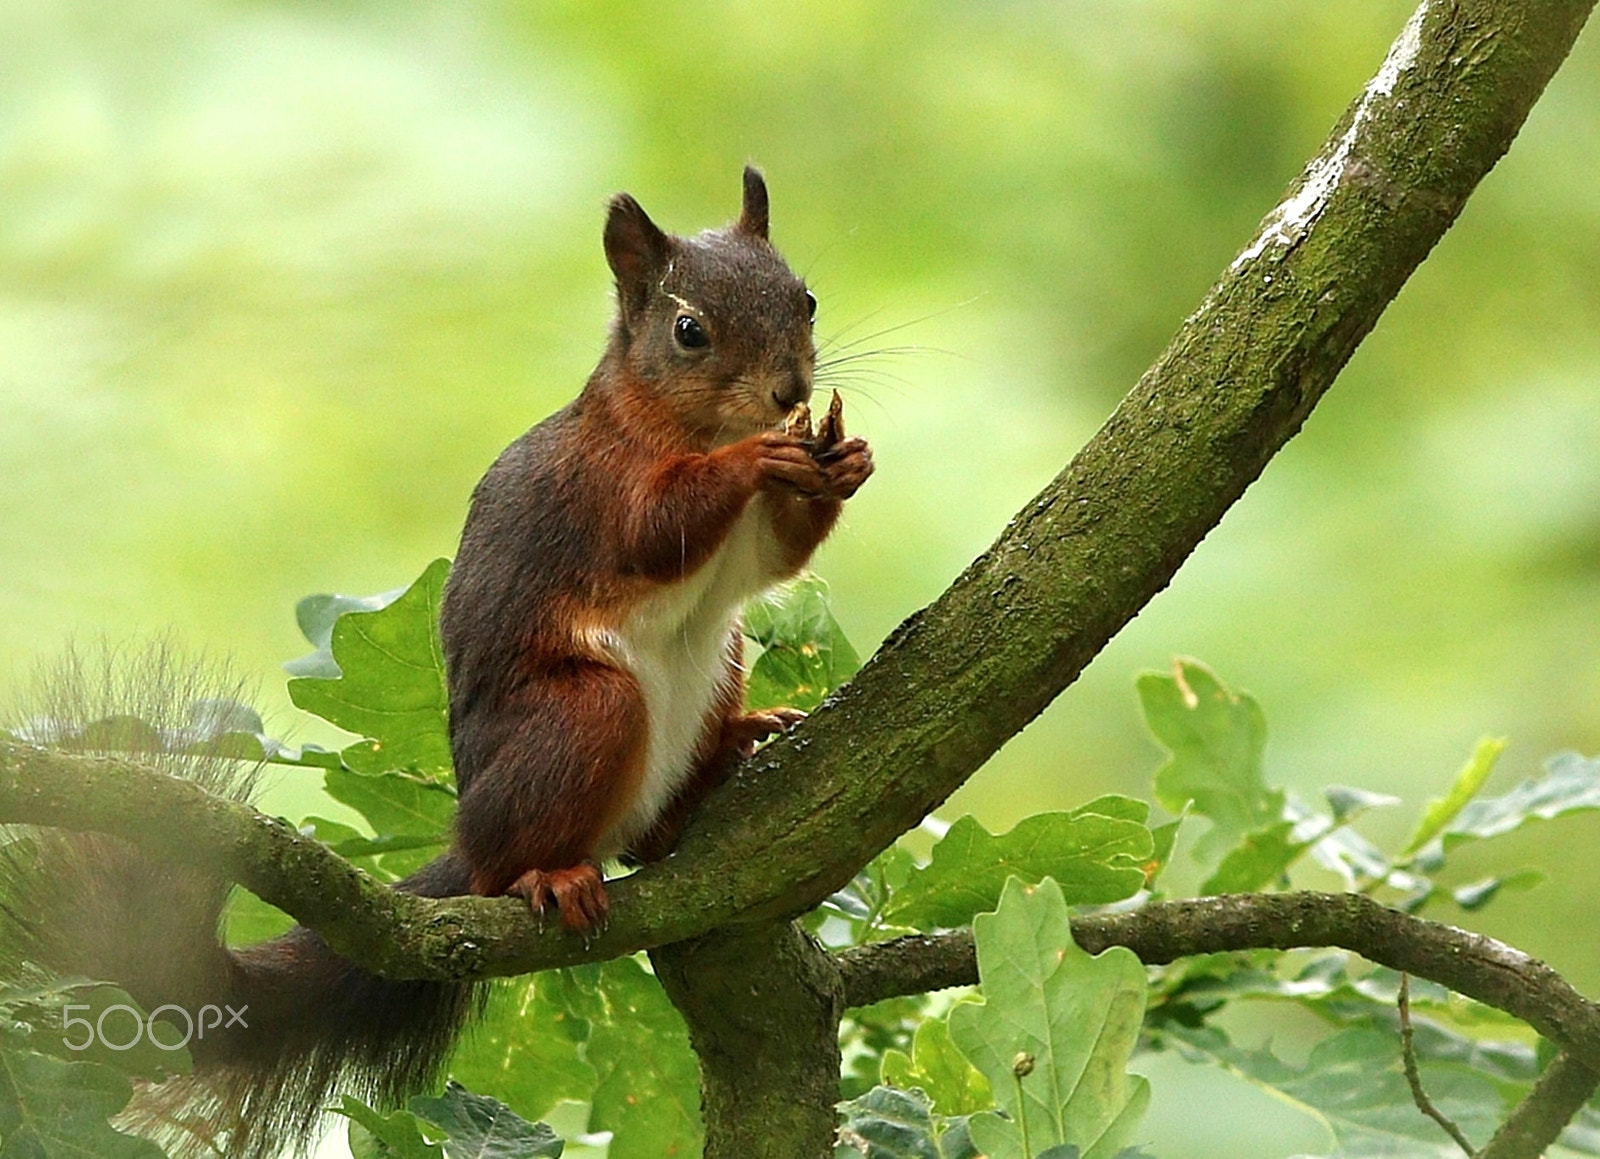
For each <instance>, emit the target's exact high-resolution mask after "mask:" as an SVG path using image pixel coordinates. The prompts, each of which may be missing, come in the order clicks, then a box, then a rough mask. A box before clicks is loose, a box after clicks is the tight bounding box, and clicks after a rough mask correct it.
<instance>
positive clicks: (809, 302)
mask: <svg viewBox="0 0 1600 1159" xmlns="http://www.w3.org/2000/svg"><path fill="white" fill-rule="evenodd" d="M806 317H807V318H810V319H812V320H813V321H815V320H816V317H817V296H816V295H815V294H813V293H812V292H811V291H810V290H807V291H806Z"/></svg>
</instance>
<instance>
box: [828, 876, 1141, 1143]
mask: <svg viewBox="0 0 1600 1159" xmlns="http://www.w3.org/2000/svg"><path fill="white" fill-rule="evenodd" d="M973 937H974V940H975V942H976V944H977V950H978V973H979V978H980V982H981V989H982V992H983V1000H982V1001H981V1002H971V1001H967V1002H961V1003H958V1004H957V1005H956V1006H955V1007H954V1008H953V1009H951V1010H950V1012H949V1014H948V1016H947V1017H946V1018H944V1019H935V1018H929V1019H927V1020H926V1021H924V1022H923V1024H922V1026H921V1027H920V1028H919V1029H918V1030H917V1032H916V1036H915V1038H914V1040H913V1049H912V1053H911V1054H910V1055H909V1056H907V1055H905V1054H904V1053H902V1052H899V1051H888V1052H886V1053H885V1055H884V1058H883V1080H884V1083H885V1084H889V1085H884V1086H879V1087H876V1088H874V1089H872V1090H870V1091H868V1092H866V1093H865V1094H863V1095H861V1096H859V1097H858V1098H855V1099H853V1100H850V1101H848V1102H846V1103H844V1104H842V1105H841V1108H840V1110H841V1114H842V1116H843V1127H842V1129H841V1135H840V1138H841V1144H842V1146H841V1151H844V1152H845V1153H848V1151H849V1150H851V1149H853V1150H854V1151H855V1152H857V1153H859V1154H861V1155H864V1156H867V1157H868V1159H872V1157H874V1156H883V1157H889V1156H915V1157H917V1159H958V1157H959V1159H966V1157H968V1156H978V1155H980V1154H981V1155H985V1156H993V1157H994V1159H1038V1157H1041V1156H1054V1157H1058V1159H1060V1157H1064V1156H1067V1155H1074V1156H1082V1157H1083V1159H1114V1157H1118V1156H1126V1155H1128V1154H1129V1152H1128V1151H1127V1149H1126V1147H1125V1144H1127V1143H1128V1142H1129V1141H1130V1139H1131V1136H1132V1135H1133V1133H1134V1132H1135V1131H1136V1129H1137V1126H1138V1122H1139V1118H1140V1116H1141V1115H1142V1114H1143V1113H1144V1109H1145V1106H1146V1105H1147V1104H1148V1102H1149V1097H1150V1089H1149V1084H1148V1083H1147V1082H1146V1081H1145V1080H1144V1079H1143V1078H1142V1077H1140V1076H1138V1075H1133V1074H1129V1073H1128V1072H1127V1069H1126V1067H1127V1063H1128V1060H1129V1058H1130V1057H1131V1056H1132V1054H1133V1051H1134V1049H1135V1047H1136V1046H1137V1043H1138V1040H1139V1034H1140V1027H1141V1024H1142V1015H1143V1011H1144V1002H1145V974H1144V967H1143V966H1141V965H1140V964H1139V961H1138V959H1137V958H1136V957H1134V955H1133V954H1132V953H1131V952H1130V951H1128V950H1124V949H1120V948H1118V949H1113V950H1110V951H1107V952H1106V953H1103V954H1100V955H1098V956H1094V957H1091V956H1090V955H1089V954H1087V953H1085V952H1084V951H1083V950H1081V949H1079V948H1078V946H1077V944H1076V943H1075V942H1074V941H1073V940H1072V929H1071V925H1070V910H1069V907H1068V904H1067V900H1066V896H1065V895H1064V894H1063V892H1062V890H1061V888H1060V886H1059V885H1057V883H1056V882H1055V881H1054V880H1052V879H1051V878H1048V877H1047V878H1045V879H1044V880H1043V881H1042V882H1040V883H1039V884H1036V885H1034V884H1027V883H1024V882H1023V881H1022V880H1021V879H1019V878H1017V877H1011V878H1009V879H1008V880H1007V882H1006V884H1005V886H1004V888H1003V890H1002V892H1001V896H1000V898H999V901H998V905H997V908H996V910H995V911H994V912H993V913H986V914H982V915H980V916H979V917H978V918H977V919H976V920H975V921H974V922H973Z"/></svg>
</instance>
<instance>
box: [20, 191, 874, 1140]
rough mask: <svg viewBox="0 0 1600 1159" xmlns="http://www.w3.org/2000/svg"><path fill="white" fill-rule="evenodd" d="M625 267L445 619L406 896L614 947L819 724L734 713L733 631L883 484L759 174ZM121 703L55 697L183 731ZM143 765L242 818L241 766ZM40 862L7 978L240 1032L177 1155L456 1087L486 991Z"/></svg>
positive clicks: (158, 1106)
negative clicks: (740, 797) (773, 739)
mask: <svg viewBox="0 0 1600 1159" xmlns="http://www.w3.org/2000/svg"><path fill="white" fill-rule="evenodd" d="M605 250H606V258H607V260H608V261H609V263H610V265H611V269H612V271H613V273H615V275H616V281H617V315H616V321H615V324H614V325H613V327H612V330H611V337H610V341H609V343H608V345H607V347H606V351H605V355H604V356H603V357H602V358H601V360H600V364H599V366H598V367H597V368H596V369H595V372H594V374H593V375H592V376H591V377H590V378H589V381H588V384H587V385H586V386H585V387H584V389H583V392H582V394H580V395H579V397H578V398H577V400H576V401H574V402H573V403H572V404H571V405H570V406H568V407H566V408H565V409H563V410H561V411H559V412H558V413H556V414H555V415H552V416H551V417H550V418H548V419H546V420H545V421H544V422H542V423H540V424H539V425H538V426H536V427H534V428H533V429H532V430H530V431H529V432H528V433H527V434H525V435H524V436H523V437H522V438H520V439H518V440H517V441H516V442H515V443H513V444H512V445H511V446H510V447H509V448H508V449H507V450H506V451H505V453H504V454H502V455H501V456H500V458H499V459H498V460H497V461H496V462H495V464H494V466H493V467H491V468H490V470H489V472H488V474H487V475H486V476H485V477H484V479H483V481H482V482H481V483H480V484H479V485H478V488H477V490H476V492H475V493H474V495H473V500H472V506H471V512H470V514H469V515H468V517H467V523H466V528H465V530H464V532H463V534H462V538H461V550H460V553H459V555H458V556H457V559H456V563H455V567H454V569H453V571H452V573H451V577H450V581H449V584H448V586H447V588H446V591H445V596H444V604H443V609H442V617H441V621H442V622H441V629H442V634H443V638H444V643H445V653H446V669H447V673H448V677H449V686H450V707H451V743H452V747H453V750H454V755H455V762H456V778H457V785H458V788H459V790H460V800H459V810H458V818H457V822H456V833H455V840H454V842H453V845H452V848H451V849H450V850H449V851H448V852H447V853H445V854H444V855H443V856H442V857H439V858H437V859H436V860H434V861H433V862H431V863H429V864H428V865H426V866H424V867H423V868H422V869H420V870H418V871H417V872H416V873H414V874H412V875H411V876H410V877H408V878H407V879H405V880H404V881H401V882H398V883H397V884H396V886H395V888H396V889H400V890H405V891H407V892H410V893H415V894H420V895H422V896H425V897H453V896H459V895H462V894H466V893H476V894H485V895H499V894H507V893H510V894H516V895H519V896H521V897H523V898H526V899H527V901H528V902H529V903H530V905H532V906H533V908H534V909H536V910H542V909H543V908H544V907H545V906H546V905H548V904H550V903H554V904H555V905H556V906H557V907H558V908H559V910H560V914H561V918H562V920H563V921H564V922H565V923H566V924H567V925H568V926H570V927H573V928H577V929H583V930H587V929H590V928H592V927H593V926H595V925H596V924H598V923H600V922H603V921H604V920H605V916H606V893H605V887H604V885H603V884H602V882H601V877H600V869H599V866H600V863H601V862H602V861H603V860H605V859H606V858H610V857H614V856H617V857H624V858H629V859H632V860H636V861H648V860H652V859H656V858H659V857H663V856H665V855H666V854H667V853H668V852H670V850H671V848H672V846H673V844H674V843H675V842H676V840H677V836H678V832H679V830H680V828H681V827H682V825H683V823H684V820H685V818H686V817H687V815H688V813H689V811H690V810H691V809H692V808H693V806H694V804H695V802H696V801H697V800H699V799H700V798H701V797H703V796H704V795H705V793H707V792H708V791H710V790H711V789H712V788H714V787H715V786H716V785H717V784H718V783H719V782H720V781H721V780H723V779H724V778H725V777H726V776H727V774H728V772H729V770H730V769H731V767H732V765H733V763H734V762H735V760H736V759H737V758H738V757H739V756H740V755H742V754H746V753H748V752H749V751H750V750H751V749H752V748H753V746H754V744H755V742H756V741H758V740H759V739H761V738H762V737H764V736H767V735H769V734H771V733H773V732H775V731H777V730H779V729H781V728H784V727H786V726H787V725H790V724H792V723H794V722H795V721H796V720H798V719H799V717H800V715H801V714H800V713H798V712H795V711H793V710H790V709H778V710H774V711H770V712H759V713H746V712H745V711H744V709H743V699H744V673H743V670H742V668H741V664H740V635H739V628H738V616H739V610H740V607H741V605H742V604H743V603H744V602H745V601H746V600H747V599H749V598H750V597H751V596H753V595H755V594H757V593H759V592H761V591H762V590H764V589H765V588H767V587H769V586H770V585H772V584H773V583H775V582H777V581H779V580H782V579H783V578H785V577H787V576H790V575H793V574H794V573H795V572H796V571H798V570H799V569H800V568H801V567H802V566H803V565H804V564H805V562H806V560H807V559H808V558H809V557H810V555H811V553H812V552H813V551H814V550H815V549H816V547H817V545H818V544H819V543H821V542H822V540H823V538H824V537H825V536H826V535H827V534H828V532H829V530H830V529H831V528H832V527H833V525H834V523H835V521H836V520H837V519H838V516H839V508H840V504H841V503H842V502H843V501H844V500H845V499H848V498H849V497H850V496H851V495H853V494H854V493H855V491H856V489H857V488H858V487H860V486H861V484H862V483H863V482H864V481H865V480H866V478H867V476H868V475H870V474H871V473H872V457H871V454H870V452H869V451H868V449H867V445H866V444H865V443H864V442H862V441H861V440H860V439H847V438H845V437H844V436H843V430H842V426H841V422H840V417H839V413H840V412H839V407H838V403H837V396H835V403H834V406H833V407H832V408H831V409H830V411H829V414H828V417H827V418H825V419H824V420H823V421H822V422H821V423H820V424H819V426H818V430H817V432H816V434H815V435H814V436H811V437H808V434H807V431H806V428H807V427H808V426H809V418H808V417H802V416H804V415H807V414H808V411H807V408H806V405H805V404H806V402H807V400H808V398H809V397H810V394H811V389H812V380H813V371H814V368H815V354H814V350H813V346H812V338H811V319H812V314H813V313H814V311H815V308H816V300H815V299H814V298H813V297H812V296H811V294H810V293H809V292H808V291H807V289H806V287H805V283H804V282H802V281H801V280H800V279H799V278H797V277H796V276H795V275H794V274H793V273H792V272H791V271H790V269H789V267H788V266H787V265H785V264H784V262H783V259H782V258H780V257H779V256H778V253H777V251H776V250H774V249H773V248H772V245H771V243H770V242H769V241H768V240H767V190H766V186H765V184H764V183H763V181H762V179H761V175H760V174H759V173H758V172H756V171H755V170H754V169H747V170H745V174H744V207H743V212H742V213H741V214H740V216H739V218H738V220H737V221H736V222H734V224H732V225H731V226H728V227H727V228H725V229H720V230H714V231H710V232H707V233H702V234H700V235H698V236H696V237H692V238H682V237H673V236H670V235H668V234H665V233H663V232H662V231H661V230H660V229H658V228H657V227H656V226H655V224H654V223H653V222H651V220H650V218H649V217H648V216H646V214H645V212H644V210H643V209H641V208H640V207H639V204H638V203H637V202H636V201H634V200H633V198H631V197H628V196H627V195H625V194H624V195H619V196H618V197H616V198H614V199H613V200H612V202H611V205H610V212H609V215H608V217H607V220H606V227H605ZM70 683H71V682H69V684H70ZM101 683H103V682H101ZM128 683H129V685H130V687H131V689H132V691H131V692H130V695H133V694H137V696H139V697H145V698H146V699H144V700H137V701H135V702H128V703H124V702H122V701H119V702H118V703H116V704H109V703H102V704H100V705H99V707H97V708H92V709H91V708H90V707H89V706H90V705H93V704H95V703H96V699H95V695H96V694H95V693H93V691H92V689H93V688H94V687H96V682H95V681H94V680H92V679H88V680H78V681H77V682H76V683H75V684H72V686H71V687H70V688H68V689H67V691H66V692H65V693H63V694H62V696H61V697H60V699H63V700H64V701H65V702H67V703H69V704H72V703H77V704H81V705H83V706H84V708H85V709H86V710H87V711H88V715H87V716H86V719H99V718H101V717H114V716H119V715H133V716H138V717H140V718H142V719H145V720H150V721H153V722H159V721H161V720H163V719H165V720H167V721H169V726H170V727H172V728H177V727H180V726H181V725H182V724H183V723H184V720H185V717H184V716H183V712H184V710H186V708H187V701H183V702H182V703H179V702H178V700H177V699H175V698H173V697H169V698H168V699H167V701H166V702H160V701H159V698H158V700H157V701H155V702H152V701H150V700H149V699H148V697H149V696H151V695H152V694H153V693H152V689H151V688H150V685H151V684H152V683H153V682H152V681H150V680H147V679H144V678H142V675H141V676H140V678H138V679H134V680H131V681H129V682H128ZM155 691H158V690H155ZM163 714H165V715H163ZM159 731H160V730H159V729H157V732H159ZM145 759H148V760H150V761H152V762H154V763H157V764H158V765H160V766H161V767H167V766H168V765H171V766H172V768H173V772H174V773H175V774H176V775H182V776H186V777H188V778H190V779H193V780H195V781H197V782H199V783H201V784H203V785H204V786H205V787H206V788H207V789H209V790H211V791H212V792H216V793H219V794H222V795H226V796H230V797H234V798H237V799H247V798H248V796H249V793H250V786H251V782H252V779H253V771H252V770H249V769H247V768H245V767H244V766H242V765H240V764H239V762H236V761H230V760H226V759H222V758H218V757H212V758H206V757H204V756H198V757H191V756H184V757H176V756H173V755H172V754H167V753H165V752H164V751H162V750H161V749H159V748H156V749H153V750H151V752H150V753H149V754H148V756H147V757H146V758H145ZM29 840H30V841H31V843H32V847H31V849H30V850H29V852H28V855H26V856H24V855H22V853H20V852H19V851H20V850H21V849H22V846H21V845H20V844H19V843H18V842H13V843H12V844H11V845H10V846H8V847H6V849H5V850H0V852H4V853H5V854H6V856H4V857H0V947H4V948H5V951H6V952H5V953H4V954H0V961H9V960H20V961H30V962H33V963H35V964H37V965H39V966H41V967H44V968H46V969H48V970H50V971H52V972H54V973H56V974H58V975H61V976H69V977H70V976H75V975H76V976H84V977H90V978H100V979H106V980H110V981H115V982H117V983H118V984H120V985H121V986H122V987H123V988H124V989H126V990H127V991H128V992H129V993H130V994H132V995H133V996H134V998H135V999H136V1000H138V1002H139V1003H140V1004H141V1005H142V1006H143V1007H144V1008H145V1009H146V1010H156V1009H158V1008H161V1007H163V1006H165V1005H168V1004H172V1005H173V1006H174V1007H176V1008H179V1009H184V1010H189V1011H198V1010H200V1009H202V1007H205V1006H211V1007H215V1008H222V1007H226V1008H228V1009H229V1010H238V1011H241V1012H243V1014H242V1019H241V1020H242V1022H244V1023H245V1025H242V1026H239V1027H237V1028H236V1027H235V1026H234V1025H233V1023H232V1022H231V1021H230V1023H229V1024H228V1025H227V1026H225V1027H222V1028H220V1029H213V1030H212V1031H211V1032H209V1033H207V1034H206V1035H205V1036H203V1037H197V1038H195V1039H194V1040H193V1041H192V1042H191V1043H190V1051H191V1053H192V1056H193V1059H194V1069H193V1071H192V1072H191V1073H189V1074H187V1075H182V1076H178V1077H175V1078H171V1079H168V1080H167V1081H165V1082H163V1083H160V1084H144V1085H143V1086H142V1088H141V1090H140V1093H139V1095H138V1097H137V1098H136V1099H135V1102H134V1104H133V1105H132V1106H131V1107H130V1109H129V1111H128V1112H127V1113H126V1114H125V1115H124V1116H123V1121H124V1122H128V1121H131V1122H132V1123H134V1124H136V1125H138V1126H139V1127H140V1128H141V1129H142V1130H144V1131H147V1132H149V1133H151V1134H153V1135H155V1136H157V1137H158V1138H161V1139H162V1140H163V1141H164V1142H166V1143H167V1144H168V1146H169V1151H170V1153H172V1154H174V1155H187V1154H201V1153H204V1154H227V1155H230V1156H234V1157H236V1159H268V1157H269V1156H272V1155H275V1154H277V1153H278V1152H279V1151H280V1150H281V1149H282V1148H283V1146H284V1144H285V1143H290V1144H293V1145H296V1146H298V1147H300V1148H302V1149H303V1148H304V1147H305V1146H306V1145H307V1143H308V1142H309V1140H310V1139H312V1138H313V1137H314V1135H315V1133H316V1131H317V1130H318V1128H319V1126H320V1123H321V1118H322V1109H323V1108H324V1107H326V1106H327V1105H328V1104H329V1102H330V1101H331V1100H332V1097H333V1093H334V1091H335V1090H345V1091H349V1092H351V1093H353V1094H357V1095H359V1096H361V1097H363V1098H365V1099H367V1100H368V1101H369V1102H371V1103H374V1104H376V1105H380V1106H394V1105H400V1104H402V1103H403V1102H404V1100H405V1099H406V1097H408V1096H409V1095H412V1094H415V1093H417V1092H418V1091H421V1090H426V1089H428V1088H429V1087H431V1086H432V1085H433V1084H434V1083H435V1082H436V1080H437V1078H438V1075H439V1072H440V1070H441V1069H442V1067H443V1065H444V1062H445V1060H446V1059H448V1058H449V1055H450V1052H451V1050H452V1048H453V1046H454V1043H455V1039H456V1036H457V1035H458V1033H459V1032H460V1030H461V1028H462V1026H463V1025H464V1024H465V1023H466V1022H467V1021H468V1020H469V1019H470V1018H471V1016H472V1014H473V1012H474V1010H476V1009H479V1008H480V1007H481V1002H482V999H483V997H484V995H485V988H484V985H483V984H482V983H471V982H431V981H393V980H389V979H385V978H381V977H379V976H377V975H375V974H372V973H371V972H369V971H367V970H365V969H363V968H361V967H360V966H357V965H355V964H353V963H351V962H348V961H346V960H344V959H342V958H340V957H338V956H337V955H336V954H334V953H333V951H332V950H330V949H329V948H328V945H327V943H326V942H324V941H323V939H322V938H321V937H320V936H319V935H318V934H316V933H315V932H314V931H312V930H308V929H306V928H305V927H303V926H297V927H295V928H294V929H292V930H290V931H289V932H288V933H286V934H284V935H282V936H281V937H278V938H273V939H272V940H270V941H267V942H262V943H259V944H257V945H253V946H248V947H245V948H243V949H238V950H230V949H227V948H225V947H223V946H221V945H219V944H218V943H217V937H216V934H217V929H218V926H219V922H220V916H221V912H222V907H223V903H224V901H225V899H226V897H227V893H228V887H229V883H228V882H227V881H225V880H223V879H221V878H219V877H216V876H214V875H210V874H206V873H202V872H200V871H198V870H192V869H187V868H184V867H180V866H171V865H165V864H158V863H156V862H152V861H150V860H149V859H148V858H145V857H143V856H142V855H140V854H139V853H138V852H137V851H136V850H134V849H133V848H132V847H131V846H129V845H127V844H126V843H123V842H119V841H116V840H115V839H112V838H108V837H102V836H98V835H95V834H81V833H68V832H66V831H52V830H41V831H39V832H38V833H36V834H34V835H33V836H32V837H31V838H29ZM19 841H20V839H19ZM8 955H9V957H8Z"/></svg>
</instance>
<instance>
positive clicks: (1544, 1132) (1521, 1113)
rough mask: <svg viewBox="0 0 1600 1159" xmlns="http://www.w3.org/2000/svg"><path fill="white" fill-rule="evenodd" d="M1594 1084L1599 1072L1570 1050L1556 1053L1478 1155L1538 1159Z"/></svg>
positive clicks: (1497, 1158) (1597, 1083)
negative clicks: (1570, 1052)
mask: <svg viewBox="0 0 1600 1159" xmlns="http://www.w3.org/2000/svg"><path fill="white" fill-rule="evenodd" d="M1596 1087H1600V1073H1596V1072H1595V1071H1594V1070H1592V1069H1590V1068H1589V1067H1588V1066H1587V1065H1585V1064H1584V1063H1582V1062H1580V1061H1578V1059H1576V1058H1574V1057H1573V1056H1572V1055H1570V1054H1565V1053H1563V1054H1559V1055H1557V1056H1556V1057H1555V1060H1554V1061H1553V1062H1551V1064H1550V1065H1549V1066H1548V1067H1547V1068H1546V1069H1545V1072H1544V1074H1542V1075H1540V1076H1539V1081H1538V1082H1536V1083H1534V1084H1533V1090H1531V1091H1529V1092H1528V1094H1527V1097H1526V1098H1524V1099H1523V1100H1522V1102H1520V1103H1518V1104H1517V1109H1516V1110H1514V1111H1512V1112H1511V1117H1510V1118H1508V1119H1507V1120H1506V1121H1505V1122H1504V1123H1502V1124H1501V1125H1500V1129H1499V1130H1498V1131H1496V1132H1495V1133H1494V1138H1493V1139H1490V1140H1489V1143H1488V1145H1487V1146H1486V1147H1484V1149H1483V1150H1482V1151H1479V1152H1478V1156H1477V1159H1539V1156H1540V1155H1543V1154H1544V1153H1545V1150H1546V1148H1548V1147H1549V1146H1550V1145H1551V1144H1552V1143H1554V1142H1555V1141H1556V1140H1557V1139H1559V1138H1561V1132H1562V1131H1563V1130H1564V1129H1565V1128H1566V1125H1567V1124H1568V1123H1570V1122H1571V1121H1572V1119H1573V1116H1575V1115H1576V1114H1577V1113H1578V1112H1579V1111H1581V1110H1583V1107H1584V1104H1585V1103H1587V1102H1588V1101H1589V1098H1590V1096H1592V1095H1593V1094H1594V1092H1595V1088H1596Z"/></svg>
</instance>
